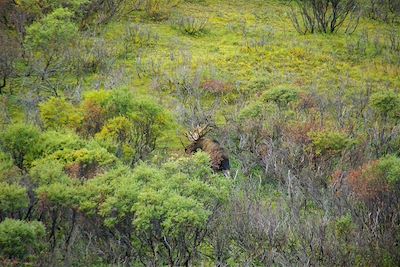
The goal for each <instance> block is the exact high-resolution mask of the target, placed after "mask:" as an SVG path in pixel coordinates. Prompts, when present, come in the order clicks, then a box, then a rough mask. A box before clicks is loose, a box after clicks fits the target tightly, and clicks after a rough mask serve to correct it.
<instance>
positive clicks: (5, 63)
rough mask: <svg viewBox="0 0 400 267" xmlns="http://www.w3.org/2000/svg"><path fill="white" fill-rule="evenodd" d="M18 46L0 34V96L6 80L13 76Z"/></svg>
mask: <svg viewBox="0 0 400 267" xmlns="http://www.w3.org/2000/svg"><path fill="white" fill-rule="evenodd" d="M19 56H20V53H19V45H18V43H17V42H16V41H14V40H12V39H10V38H9V37H7V36H6V35H5V34H0V94H2V93H3V89H4V88H5V87H6V85H7V80H8V79H9V78H10V77H12V76H13V75H15V63H16V60H17V59H18V58H19Z"/></svg>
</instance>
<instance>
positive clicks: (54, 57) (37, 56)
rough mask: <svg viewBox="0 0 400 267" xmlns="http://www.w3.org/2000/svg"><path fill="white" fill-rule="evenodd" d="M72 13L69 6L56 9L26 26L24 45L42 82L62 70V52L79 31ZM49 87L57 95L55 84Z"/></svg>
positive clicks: (63, 54) (63, 55) (63, 53)
mask: <svg viewBox="0 0 400 267" xmlns="http://www.w3.org/2000/svg"><path fill="white" fill-rule="evenodd" d="M72 16H73V13H72V12H70V11H69V10H68V9H65V8H58V9H56V10H54V11H53V12H52V13H50V14H49V15H47V16H46V17H44V18H42V19H41V20H39V21H37V22H34V23H33V24H32V25H30V26H29V27H28V29H27V34H26V37H25V42H24V46H25V48H26V50H27V51H28V52H29V53H30V56H31V63H32V64H33V68H34V70H35V72H36V74H37V75H38V76H39V77H40V80H41V81H46V80H48V78H49V77H51V76H54V75H55V74H56V73H57V74H58V73H60V71H61V70H63V68H62V62H63V60H64V57H65V51H66V49H68V48H69V47H70V45H71V43H72V42H73V41H74V39H75V38H76V36H77V33H78V27H77V25H75V24H74V23H73V22H72ZM64 67H65V66H64ZM56 70H58V71H56ZM50 89H51V90H52V91H53V93H54V95H57V94H58V93H57V88H55V87H54V86H50Z"/></svg>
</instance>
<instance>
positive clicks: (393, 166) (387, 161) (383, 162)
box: [378, 155, 400, 187]
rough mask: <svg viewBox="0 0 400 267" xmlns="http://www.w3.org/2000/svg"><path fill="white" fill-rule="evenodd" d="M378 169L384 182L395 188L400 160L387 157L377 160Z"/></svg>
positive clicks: (390, 156) (399, 171)
mask: <svg viewBox="0 0 400 267" xmlns="http://www.w3.org/2000/svg"><path fill="white" fill-rule="evenodd" d="M378 169H379V170H380V172H381V173H382V174H383V176H384V178H385V180H386V181H387V182H388V183H389V184H390V185H391V186H392V187H395V186H396V185H398V184H399V182H400V158H398V157H396V156H393V155H388V156H385V157H383V158H381V159H379V163H378Z"/></svg>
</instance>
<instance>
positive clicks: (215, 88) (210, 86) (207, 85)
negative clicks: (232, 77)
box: [202, 80, 232, 94]
mask: <svg viewBox="0 0 400 267" xmlns="http://www.w3.org/2000/svg"><path fill="white" fill-rule="evenodd" d="M202 87H203V89H204V90H206V91H209V92H210V93H216V94H220V93H226V92H229V91H231V90H232V85H230V84H228V83H225V82H223V81H219V80H207V81H205V82H203V84H202Z"/></svg>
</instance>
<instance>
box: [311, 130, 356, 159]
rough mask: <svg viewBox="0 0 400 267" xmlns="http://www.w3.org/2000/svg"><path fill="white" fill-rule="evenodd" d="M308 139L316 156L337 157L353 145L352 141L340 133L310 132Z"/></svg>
mask: <svg viewBox="0 0 400 267" xmlns="http://www.w3.org/2000/svg"><path fill="white" fill-rule="evenodd" d="M309 137H310V138H311V142H312V148H313V149H314V152H315V154H316V155H318V156H322V155H337V154H340V153H341V152H342V151H344V150H345V149H347V148H349V147H350V146H351V145H352V144H354V141H353V140H352V139H350V138H349V137H347V135H345V134H344V133H340V132H330V131H323V132H311V133H310V134H309Z"/></svg>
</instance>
